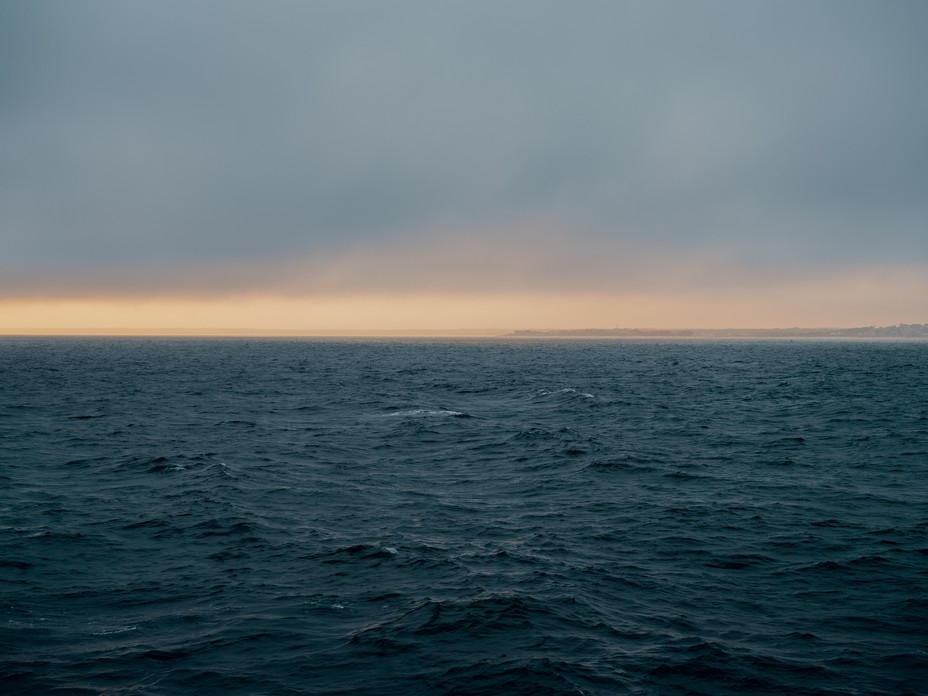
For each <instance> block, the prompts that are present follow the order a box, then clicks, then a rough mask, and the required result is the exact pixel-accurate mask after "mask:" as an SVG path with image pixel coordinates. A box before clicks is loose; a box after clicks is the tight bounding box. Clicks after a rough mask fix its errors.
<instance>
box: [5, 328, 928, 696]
mask: <svg viewBox="0 0 928 696" xmlns="http://www.w3.org/2000/svg"><path fill="white" fill-rule="evenodd" d="M926 475H928V344H926V343H924V342H921V343H837V342H836V343H832V342H796V343H790V342H769V343H765V342H729V343H725V342H718V343H700V342H621V341H615V342H561V341H512V342H506V341H496V342H493V341H441V342H427V341H393V342H390V341H370V342H364V341H309V340H292V341H291V340H244V339H240V340H219V339H216V340H192V339H183V340H182V339H177V340H155V339H108V340H106V339H27V338H12V339H3V340H2V341H0V691H3V692H5V693H30V694H32V693H35V694H42V693H68V694H72V693H73V694H83V693H88V694H94V693H132V694H213V693H216V694H579V693H583V694H624V693H629V694H751V693H757V694H767V693H769V694H904V693H911V694H924V693H928V483H926V481H928V479H926Z"/></svg>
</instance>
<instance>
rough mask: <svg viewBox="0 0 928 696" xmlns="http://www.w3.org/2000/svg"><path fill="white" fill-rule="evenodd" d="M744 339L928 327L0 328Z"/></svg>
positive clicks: (22, 332)
mask: <svg viewBox="0 0 928 696" xmlns="http://www.w3.org/2000/svg"><path fill="white" fill-rule="evenodd" d="M739 335H740V336H742V337H761V338H763V337H821V338H828V337H835V338H842V337H843V338H854V337H889V338H893V337H897V338H928V323H924V324H919V323H911V324H907V323H900V324H894V325H891V326H875V325H869V326H814V327H801V326H789V327H738V326H731V327H727V328H701V327H680V328H655V327H613V328H604V327H581V328H570V329H557V328H542V329H539V328H521V329H512V328H508V329H504V328H480V329H478V328H462V329H411V328H409V329H258V328H248V327H222V328H184V327H138V328H127V327H71V328H61V327H37V328H27V327H9V328H3V327H0V336H88V337H92V336H113V337H119V336H127V337H129V336H135V337H144V336H164V337H171V336H178V337H181V336H187V337H198V336H202V337H211V336H215V337H222V336H227V337H243V338H244V337H306V338H312V337H319V338H338V337H345V338H365V337H370V338H389V337H398V338H399V337H421V338H430V337H435V338H439V337H459V338H503V337H510V338H546V337H548V338H558V337H561V338H582V337H590V338H610V337H611V338H635V337H642V338H647V337H658V338H661V337H663V338H711V337H722V338H735V337H738V336H739Z"/></svg>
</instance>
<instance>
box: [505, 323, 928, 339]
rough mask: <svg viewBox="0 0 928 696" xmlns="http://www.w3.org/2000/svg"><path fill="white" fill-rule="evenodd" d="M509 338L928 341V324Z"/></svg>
mask: <svg viewBox="0 0 928 696" xmlns="http://www.w3.org/2000/svg"><path fill="white" fill-rule="evenodd" d="M508 335H509V336H518V337H545V336H550V337H555V338H558V337H563V338H928V324H896V325H895V326H860V327H855V328H848V329H832V328H819V329H801V328H798V327H793V328H788V329H551V330H535V329H520V330H518V331H513V332H512V333H510V334H508Z"/></svg>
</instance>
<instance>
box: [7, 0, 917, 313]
mask: <svg viewBox="0 0 928 696" xmlns="http://www.w3.org/2000/svg"><path fill="white" fill-rule="evenodd" d="M926 36H928V3H926V2H923V1H922V0H911V1H904V0H903V1H898V0H897V1H893V0H884V1H880V2H877V1H867V2H858V1H855V0H833V1H828V0H820V1H815V0H792V1H791V0H778V1H776V2H768V1H765V2H752V1H751V0H728V1H699V2H696V1H694V2H683V1H680V2H661V1H654V2H644V1H641V2H619V1H617V0H608V1H603V2H598V1H590V0H575V1H571V2H543V1H539V0H531V1H528V0H526V1H515V0H492V1H486V2H483V1H480V0H468V1H467V2H451V1H442V2H436V1H435V0H423V1H422V2H411V1H408V0H400V1H395V2H377V1H373V0H371V1H364V2H362V1H352V0H337V1H332V2H309V1H306V2H283V1H279V0H276V1H268V2H236V1H230V0H221V1H220V0H217V1H216V2H202V1H201V2H197V1H191V0H178V1H176V2H175V1H166V0H159V1H158V2H136V1H133V0H110V1H99V0H92V1H91V0H74V1H73V2H65V1H54V2H53V1H47V0H21V1H17V0H0V296H2V297H6V298H30V297H71V298H74V297H82V296H100V295H101V294H102V295H141V296H157V295H159V294H172V293H173V294H176V293H188V294H189V293H192V294H202V295H210V294H212V295H222V294H229V293H233V294H234V293H236V292H246V291H267V292H280V293H284V294H287V295H288V296H293V295H300V294H305V295H307V296H309V295H313V294H314V293H329V294H331V293H336V294H338V293H352V292H361V291H365V292H368V291H377V292H386V293H389V292H393V291H403V292H426V293H427V292H434V291H438V290H448V289H451V290H454V291H459V292H464V291H466V288H467V287H474V286H478V287H479V288H481V289H483V290H494V289H496V290H499V291H501V292H503V291H505V292H509V291H515V290H519V291H532V290H544V291H545V292H551V291H562V292H564V293H570V292H575V291H584V292H594V291H597V292H604V293H608V292H613V291H615V292H619V291H628V290H629V289H635V290H640V291H645V290H647V288H649V287H650V286H651V285H653V284H664V283H666V284H670V285H673V284H674V283H676V284H677V285H678V286H679V288H680V291H681V292H684V291H686V289H687V288H688V287H689V288H692V289H695V288H698V287H702V285H701V284H704V283H709V284H711V283H718V282H723V280H724V282H727V283H730V284H731V285H732V287H741V286H745V285H747V286H750V285H751V284H757V283H759V284H764V283H770V282H773V280H772V279H775V278H776V277H786V278H791V277H807V276H808V275H809V274H810V273H811V274H814V273H825V274H827V273H837V272H840V271H841V270H842V269H851V270H853V269H859V268H864V267H867V268H869V267H876V266H879V267H881V268H893V267H896V266H899V267H905V268H907V269H908V271H907V272H910V273H915V275H916V276H918V274H922V275H921V276H918V277H920V278H921V279H922V280H924V279H926V278H928V275H926V271H925V269H926V266H928V127H926V125H925V124H926V123H928V80H926V79H925V71H926V69H928V41H926V38H925V37H926ZM849 272H850V271H849ZM688 284H689V285H688ZM913 319H916V317H913ZM921 319H922V320H928V318H926V317H922V318H921Z"/></svg>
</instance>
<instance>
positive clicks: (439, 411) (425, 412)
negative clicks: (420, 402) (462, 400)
mask: <svg viewBox="0 0 928 696" xmlns="http://www.w3.org/2000/svg"><path fill="white" fill-rule="evenodd" d="M385 415H386V416H387V417H388V418H396V417H397V416H400V417H402V416H412V417H415V416H463V415H464V413H462V412H461V411H451V410H449V409H443V408H414V409H410V410H408V411H394V412H393V413H387V414H385Z"/></svg>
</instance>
